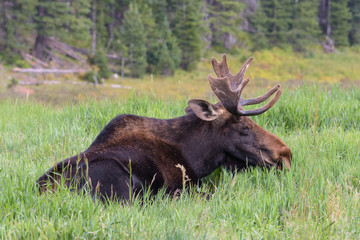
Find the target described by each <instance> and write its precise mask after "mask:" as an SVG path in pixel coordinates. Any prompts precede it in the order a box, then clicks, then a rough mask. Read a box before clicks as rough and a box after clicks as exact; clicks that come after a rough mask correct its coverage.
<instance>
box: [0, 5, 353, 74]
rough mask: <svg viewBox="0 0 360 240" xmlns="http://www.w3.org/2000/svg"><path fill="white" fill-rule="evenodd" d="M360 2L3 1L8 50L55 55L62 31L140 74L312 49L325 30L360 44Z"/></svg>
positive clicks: (6, 53) (3, 44)
mask: <svg viewBox="0 0 360 240" xmlns="http://www.w3.org/2000/svg"><path fill="white" fill-rule="evenodd" d="M359 9H360V1H359V0H331V1H330V0H321V1H320V0H319V1H311V0H295V1H292V0H251V1H244V0H242V1H238V0H226V1H219V0H206V1H201V0H181V1H175V0H151V1H145V0H136V1H131V0H117V1H115V0H102V1H100V0H73V1H63V0H18V1H7V0H0V55H1V58H2V59H3V61H4V62H5V63H6V64H15V63H16V62H19V60H21V59H23V58H24V56H27V55H26V54H31V55H34V56H35V57H37V58H39V59H41V60H43V61H51V60H52V59H53V58H52V57H53V56H55V57H57V56H56V54H52V52H51V51H53V50H54V48H52V47H50V49H49V48H48V47H47V46H48V45H49V44H48V43H50V42H49V39H52V38H56V39H57V40H60V41H62V42H65V43H67V44H68V45H72V46H75V47H77V50H80V51H81V52H82V53H87V52H90V53H91V54H92V55H95V54H96V51H97V50H98V49H103V51H104V52H105V54H110V55H111V56H114V58H112V59H111V61H113V62H112V64H114V65H121V69H122V72H124V71H125V72H130V76H132V77H141V76H143V75H144V74H145V73H146V72H147V73H154V74H166V75H173V74H174V73H175V70H176V69H177V68H179V67H181V68H182V69H185V70H192V69H195V68H196V65H197V63H198V62H199V60H200V58H201V57H202V56H204V55H206V54H207V51H209V49H210V51H211V50H215V51H218V52H232V53H236V52H237V51H242V50H248V49H251V50H258V49H264V48H272V47H274V46H275V47H279V48H282V49H290V48H293V50H295V51H297V52H309V51H312V49H313V48H314V46H315V45H318V44H319V43H320V41H322V40H323V39H324V37H325V36H329V37H331V38H332V39H333V40H334V41H335V47H338V46H340V47H341V46H348V45H349V44H350V45H355V44H359V43H360V30H359V29H360V10H359ZM320 27H321V30H322V31H320ZM49 50H50V51H49ZM55 51H56V50H55ZM306 54H309V53H306ZM310 54H311V53H310ZM125 60H126V61H125ZM124 61H125V62H124ZM53 62H54V63H55V62H56V61H53ZM115 67H119V66H115ZM124 69H126V70H124Z"/></svg>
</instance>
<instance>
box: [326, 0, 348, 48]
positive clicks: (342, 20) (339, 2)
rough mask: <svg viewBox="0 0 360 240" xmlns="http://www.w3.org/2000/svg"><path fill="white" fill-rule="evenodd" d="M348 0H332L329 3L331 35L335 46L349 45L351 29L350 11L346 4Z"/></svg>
mask: <svg viewBox="0 0 360 240" xmlns="http://www.w3.org/2000/svg"><path fill="white" fill-rule="evenodd" d="M348 2H349V0H332V1H331V2H330V5H331V29H332V31H331V37H332V38H333V39H334V42H335V45H336V46H348V45H349V38H348V36H349V33H350V30H351V22H350V20H351V13H350V10H349V8H348V6H347V4H348Z"/></svg>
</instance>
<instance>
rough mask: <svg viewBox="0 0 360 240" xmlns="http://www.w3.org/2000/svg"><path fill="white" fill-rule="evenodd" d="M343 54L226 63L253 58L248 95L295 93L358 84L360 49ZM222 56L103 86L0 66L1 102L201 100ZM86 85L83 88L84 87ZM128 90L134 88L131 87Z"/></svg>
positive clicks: (268, 54) (262, 54)
mask: <svg viewBox="0 0 360 240" xmlns="http://www.w3.org/2000/svg"><path fill="white" fill-rule="evenodd" d="M339 51H340V52H339V54H326V53H323V51H322V49H320V48H314V49H312V51H311V52H309V53H307V54H302V53H294V52H292V51H288V50H281V49H277V48H274V49H271V50H262V51H258V52H248V51H245V50H243V51H242V52H239V53H236V54H234V55H231V54H228V55H227V56H228V64H229V66H230V69H231V70H232V71H233V72H235V71H237V70H239V69H240V67H241V66H242V64H243V63H244V62H245V61H246V60H247V58H248V57H250V56H253V57H254V62H253V63H252V64H251V66H250V67H249V69H248V71H247V76H248V77H249V78H250V79H251V82H250V84H249V86H251V87H248V88H247V93H250V94H253V93H255V92H258V90H259V89H263V88H269V87H270V86H273V85H275V84H277V83H281V84H282V85H283V86H285V87H287V88H289V89H296V88H297V87H299V86H300V85H303V84H318V83H319V84H322V85H328V84H334V83H335V84H339V85H341V86H343V87H347V88H351V87H354V86H360V77H359V76H360V64H359V63H360V48H359V47H352V48H344V49H340V50H339ZM221 55H222V54H220V53H214V52H210V53H207V54H206V56H204V58H202V59H201V61H200V62H199V64H198V67H197V69H196V70H195V71H193V72H185V71H182V70H177V71H176V73H175V75H174V76H172V77H167V76H156V75H154V76H152V75H149V74H148V75H145V76H144V77H143V78H142V79H132V78H126V77H125V78H124V80H123V81H121V80H120V79H109V80H106V81H105V85H101V86H98V87H94V86H93V85H90V84H85V82H84V81H81V82H80V81H75V82H76V83H77V84H76V85H74V84H73V82H74V78H75V76H72V75H59V76H57V77H56V76H54V75H53V74H48V75H24V74H22V75H19V74H18V75H16V74H14V73H10V72H9V71H7V70H6V69H3V68H1V66H0V76H1V78H0V99H1V98H8V97H11V96H17V97H19V96H20V97H23V98H26V97H27V95H26V91H27V90H28V89H31V90H33V91H34V93H33V94H32V95H30V96H29V98H30V99H35V100H37V101H41V102H44V103H51V104H52V105H56V106H58V105H59V104H63V103H66V104H68V103H77V102H84V101H86V100H87V99H88V98H96V99H104V98H113V99H119V98H121V99H122V100H125V99H127V98H129V97H130V96H132V95H133V94H134V92H136V93H141V94H143V95H147V96H155V97H156V98H161V99H163V100H172V101H175V100H181V99H182V98H184V97H186V98H203V97H204V96H206V97H209V96H212V91H211V88H210V87H209V84H208V81H207V76H208V74H209V73H212V74H214V73H213V69H212V66H211V57H213V56H214V57H216V58H217V59H218V60H220V59H221ZM12 78H14V79H16V80H18V81H20V80H21V79H24V80H27V79H31V78H33V79H34V78H39V79H38V80H41V81H43V80H57V81H60V82H61V84H56V85H49V84H43V85H38V86H16V87H13V88H10V89H8V88H7V85H8V84H9V83H10V82H11V79H12ZM84 84H85V85H84ZM113 84H117V85H122V86H124V87H125V88H113V87H111V85H113ZM129 88H130V89H129Z"/></svg>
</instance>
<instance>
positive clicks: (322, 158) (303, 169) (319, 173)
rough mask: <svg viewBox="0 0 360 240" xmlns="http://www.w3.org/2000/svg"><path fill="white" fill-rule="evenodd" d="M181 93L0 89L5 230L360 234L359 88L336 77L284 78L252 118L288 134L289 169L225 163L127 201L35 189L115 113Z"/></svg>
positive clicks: (71, 235) (140, 235)
mask: <svg viewBox="0 0 360 240" xmlns="http://www.w3.org/2000/svg"><path fill="white" fill-rule="evenodd" d="M262 92H264V91H262ZM187 100H188V98H184V97H183V98H181V99H178V100H177V101H174V100H163V99H158V98H154V97H148V96H146V95H140V96H139V95H133V96H131V97H130V98H128V99H126V100H124V99H116V100H113V99H112V100H102V101H96V100H89V101H86V102H81V103H79V104H66V105H64V106H63V107H60V108H54V107H51V106H49V105H46V104H42V103H39V102H35V101H32V100H31V99H29V100H28V101H20V100H14V99H7V100H1V101H0V109H1V114H0V206H1V207H0V222H1V224H0V238H1V239H358V238H360V91H359V90H358V89H356V88H352V89H351V88H350V89H343V88H341V87H339V86H338V85H336V84H335V85H332V86H328V87H326V88H324V87H320V86H319V85H318V84H315V85H304V86H301V87H298V88H296V89H290V88H285V89H284V93H283V95H282V96H281V98H280V100H279V101H278V102H277V104H276V105H275V106H274V107H273V108H272V109H270V110H269V111H267V112H266V113H264V114H262V115H260V116H256V117H253V119H254V120H255V121H256V122H257V123H258V124H260V125H261V126H262V127H264V128H265V129H267V130H269V131H270V132H273V133H274V134H276V135H277V136H279V137H280V138H281V139H283V140H284V141H285V142H286V143H287V144H288V146H289V147H290V149H291V150H292V152H293V161H292V167H291V169H290V170H289V171H282V172H280V171H276V170H274V169H271V170H270V171H266V170H262V169H260V168H252V169H248V170H247V171H245V172H240V173H237V174H232V173H229V172H227V171H226V170H224V169H221V168H220V169H218V170H216V171H215V172H214V173H213V174H211V175H210V176H208V177H206V178H205V179H204V181H203V185H202V186H201V187H197V188H193V189H189V190H188V191H185V192H184V193H183V194H182V195H181V197H179V198H178V199H177V200H174V199H173V198H172V197H171V196H167V195H165V194H164V193H163V192H161V193H160V194H158V195H157V196H156V197H155V198H149V197H148V196H147V195H146V196H145V199H144V200H143V201H141V200H139V199H135V201H134V203H133V204H129V205H119V204H116V203H110V204H106V205H105V204H103V203H101V202H100V201H97V200H94V199H93V198H91V197H90V196H89V195H87V194H76V193H74V192H71V191H69V190H68V189H67V188H64V187H59V188H58V189H57V191H56V192H55V193H53V194H45V195H41V196H40V195H39V194H38V191H37V189H36V185H35V181H36V179H37V178H38V177H39V176H40V175H42V174H43V173H44V171H46V170H47V169H49V168H50V167H51V166H52V165H53V164H55V163H57V162H58V161H61V160H62V159H65V158H67V157H69V156H72V155H75V154H77V153H80V152H81V151H83V150H85V149H86V148H87V147H88V146H89V145H90V144H91V142H92V141H93V140H94V139H95V137H96V136H97V134H98V133H99V132H100V131H101V129H102V128H103V127H104V126H105V125H106V124H107V122H109V121H110V120H111V119H112V118H113V117H115V116H116V115H118V114H121V113H132V114H137V115H143V116H148V117H156V118H173V117H177V116H180V115H183V114H184V108H185V107H186V105H187ZM213 101H215V99H213ZM199 192H200V193H207V194H208V195H209V199H208V200H207V199H204V197H203V194H200V193H199Z"/></svg>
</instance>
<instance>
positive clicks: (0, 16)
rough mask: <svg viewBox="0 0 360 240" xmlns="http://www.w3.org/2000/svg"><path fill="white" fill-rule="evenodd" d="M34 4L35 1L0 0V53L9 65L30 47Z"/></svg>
mask: <svg viewBox="0 0 360 240" xmlns="http://www.w3.org/2000/svg"><path fill="white" fill-rule="evenodd" d="M36 4H37V1H36V0H22V1H6V0H0V35H1V38H0V53H1V55H3V58H4V59H5V60H6V62H8V63H10V64H12V63H15V62H16V61H17V60H19V59H20V58H21V57H20V52H22V51H26V50H27V49H28V48H29V47H30V45H31V41H30V39H31V38H30V36H31V34H32V32H33V29H34V24H33V23H32V19H31V18H32V16H33V15H34V13H35V7H36Z"/></svg>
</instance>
